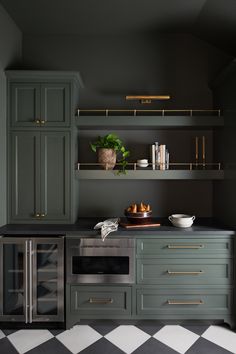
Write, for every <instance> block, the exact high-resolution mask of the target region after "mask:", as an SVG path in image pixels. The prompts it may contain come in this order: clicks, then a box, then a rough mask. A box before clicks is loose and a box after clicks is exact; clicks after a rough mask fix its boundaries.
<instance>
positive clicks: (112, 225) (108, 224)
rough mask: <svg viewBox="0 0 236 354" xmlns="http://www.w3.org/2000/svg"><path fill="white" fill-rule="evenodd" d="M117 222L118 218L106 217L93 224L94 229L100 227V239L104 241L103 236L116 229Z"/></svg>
mask: <svg viewBox="0 0 236 354" xmlns="http://www.w3.org/2000/svg"><path fill="white" fill-rule="evenodd" d="M118 224H119V219H118V218H115V219H107V220H104V221H102V222H99V223H98V224H96V225H95V226H94V229H95V230H97V229H101V237H102V241H105V238H106V237H107V236H108V235H109V233H110V232H114V231H117V229H118Z"/></svg>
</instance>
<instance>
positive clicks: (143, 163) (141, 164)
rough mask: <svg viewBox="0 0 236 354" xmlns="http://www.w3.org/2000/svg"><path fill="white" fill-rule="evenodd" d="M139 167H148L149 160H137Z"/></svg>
mask: <svg viewBox="0 0 236 354" xmlns="http://www.w3.org/2000/svg"><path fill="white" fill-rule="evenodd" d="M137 166H138V167H148V160H147V159H141V160H137Z"/></svg>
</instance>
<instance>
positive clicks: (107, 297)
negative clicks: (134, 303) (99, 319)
mask: <svg viewBox="0 0 236 354" xmlns="http://www.w3.org/2000/svg"><path fill="white" fill-rule="evenodd" d="M71 312H72V313H75V312H76V313H78V314H79V315H80V314H81V315H85V314H86V315H103V316H104V318H106V315H110V314H114V315H116V314H117V315H127V314H131V288H130V287H112V286H110V287H108V286H106V287H101V286H94V287H91V286H72V287H71Z"/></svg>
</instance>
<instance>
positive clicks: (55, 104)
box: [41, 83, 70, 127]
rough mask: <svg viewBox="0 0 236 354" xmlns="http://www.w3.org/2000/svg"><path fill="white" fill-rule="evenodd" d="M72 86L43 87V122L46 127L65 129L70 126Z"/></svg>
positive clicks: (46, 85)
mask: <svg viewBox="0 0 236 354" xmlns="http://www.w3.org/2000/svg"><path fill="white" fill-rule="evenodd" d="M69 100H70V85H69V84H59V83H58V84H45V85H43V84H42V85H41V107H42V111H41V120H44V121H45V127H52V126H53V127H65V126H69V124H70V101H69Z"/></svg>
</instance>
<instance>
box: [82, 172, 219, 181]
mask: <svg viewBox="0 0 236 354" xmlns="http://www.w3.org/2000/svg"><path fill="white" fill-rule="evenodd" d="M117 172H118V171H117V170H112V171H105V170H79V171H76V177H77V178H78V179H86V180H88V179H104V180H105V179H111V180H116V179H117V180H124V179H125V180H223V179H224V171H223V170H192V171H189V170H165V171H158V170H154V171H153V170H145V171H144V170H130V171H127V173H126V174H118V173H117Z"/></svg>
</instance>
